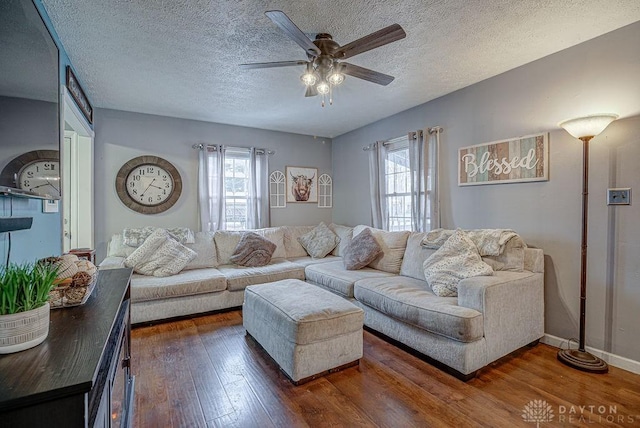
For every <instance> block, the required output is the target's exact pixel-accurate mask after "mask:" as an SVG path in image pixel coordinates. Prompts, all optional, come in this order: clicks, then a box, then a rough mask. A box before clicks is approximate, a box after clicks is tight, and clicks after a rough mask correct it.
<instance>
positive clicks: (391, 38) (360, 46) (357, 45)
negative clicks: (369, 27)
mask: <svg viewBox="0 0 640 428" xmlns="http://www.w3.org/2000/svg"><path fill="white" fill-rule="evenodd" d="M405 37H407V33H405V32H404V30H403V29H402V27H401V26H400V25H398V24H393V25H390V26H388V27H385V28H383V29H382V30H378V31H376V32H375V33H371V34H369V35H368V36H364V37H362V38H361V39H358V40H355V41H353V42H351V43H347V44H346V45H344V46H342V47H341V48H340V49H338V50H337V51H336V52H335V54H334V57H335V58H337V59H347V58H351V57H352V56H354V55H358V54H361V53H363V52H366V51H370V50H371V49H375V48H378V47H380V46H384V45H386V44H389V43H392V42H395V41H397V40H400V39H404V38H405Z"/></svg>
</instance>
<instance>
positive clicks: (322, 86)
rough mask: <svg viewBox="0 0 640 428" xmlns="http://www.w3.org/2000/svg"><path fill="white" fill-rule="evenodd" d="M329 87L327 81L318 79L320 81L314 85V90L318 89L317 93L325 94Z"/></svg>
mask: <svg viewBox="0 0 640 428" xmlns="http://www.w3.org/2000/svg"><path fill="white" fill-rule="evenodd" d="M329 89H330V86H329V84H328V83H327V82H325V81H324V80H322V81H320V83H318V85H316V91H318V93H319V94H320V95H326V94H328V93H329Z"/></svg>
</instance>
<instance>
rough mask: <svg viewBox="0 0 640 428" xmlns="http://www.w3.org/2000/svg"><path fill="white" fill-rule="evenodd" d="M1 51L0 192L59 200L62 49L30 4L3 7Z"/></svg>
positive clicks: (9, 0)
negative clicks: (2, 189)
mask: <svg viewBox="0 0 640 428" xmlns="http://www.w3.org/2000/svg"><path fill="white" fill-rule="evenodd" d="M0 46H2V49H0V76H2V77H1V78H0V171H1V176H0V186H4V188H6V189H8V190H10V191H11V190H16V192H15V193H17V194H20V193H24V194H27V195H29V196H34V195H41V196H43V197H46V198H48V199H49V198H50V199H56V198H59V197H60V192H61V189H60V163H59V159H58V156H59V155H58V153H59V135H60V132H59V129H60V128H59V126H60V125H59V92H58V88H59V79H60V78H59V72H58V48H57V46H56V44H55V43H54V41H53V39H52V38H51V35H50V34H49V32H48V30H47V28H46V26H45V24H44V22H43V21H42V19H41V17H40V15H39V13H38V11H37V10H36V7H35V6H34V4H33V3H32V1H31V0H3V1H2V2H0ZM6 189H5V190H6ZM12 193H13V192H12Z"/></svg>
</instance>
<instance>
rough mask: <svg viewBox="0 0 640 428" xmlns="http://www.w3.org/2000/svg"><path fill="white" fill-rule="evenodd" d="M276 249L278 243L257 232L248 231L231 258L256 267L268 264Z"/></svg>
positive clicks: (241, 263)
mask: <svg viewBox="0 0 640 428" xmlns="http://www.w3.org/2000/svg"><path fill="white" fill-rule="evenodd" d="M275 250H276V244H274V243H273V242H271V241H270V240H268V239H267V238H265V237H263V236H260V235H258V234H257V233H255V232H246V233H245V234H244V235H242V238H240V242H238V245H237V246H236V249H235V250H234V251H233V255H232V256H231V258H230V261H231V263H234V264H237V265H240V266H246V267H256V266H265V265H268V264H269V262H270V261H271V256H272V255H273V252H274V251H275Z"/></svg>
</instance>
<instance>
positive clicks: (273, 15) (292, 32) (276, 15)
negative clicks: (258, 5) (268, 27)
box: [264, 10, 320, 56]
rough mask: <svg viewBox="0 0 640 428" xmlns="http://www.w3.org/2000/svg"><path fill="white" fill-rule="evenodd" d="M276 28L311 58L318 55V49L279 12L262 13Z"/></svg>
mask: <svg viewBox="0 0 640 428" xmlns="http://www.w3.org/2000/svg"><path fill="white" fill-rule="evenodd" d="M264 14H265V15H267V17H268V18H269V19H270V20H272V21H273V23H274V24H276V25H277V26H278V27H280V28H281V29H282V31H284V32H285V33H287V35H288V36H289V37H291V39H293V41H294V42H296V43H297V44H298V45H300V47H302V49H304V50H305V52H306V53H308V54H309V55H311V56H318V55H320V49H318V47H317V46H316V45H314V44H313V42H312V41H311V39H310V38H308V37H307V35H306V34H304V33H303V32H302V30H300V29H299V28H298V27H297V26H296V24H294V23H293V21H292V20H291V19H290V18H289V17H288V16H287V15H286V14H285V13H284V12H283V11H281V10H268V11H266V12H265V13H264Z"/></svg>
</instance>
